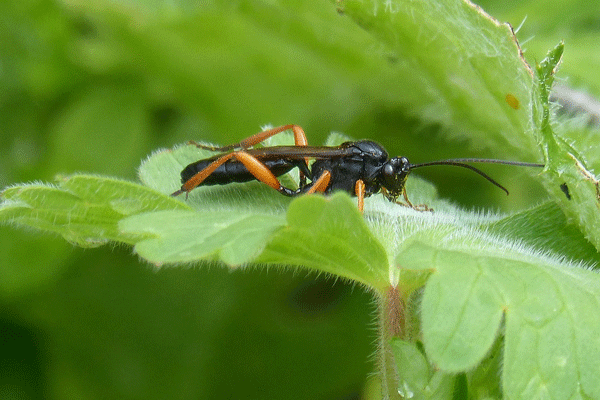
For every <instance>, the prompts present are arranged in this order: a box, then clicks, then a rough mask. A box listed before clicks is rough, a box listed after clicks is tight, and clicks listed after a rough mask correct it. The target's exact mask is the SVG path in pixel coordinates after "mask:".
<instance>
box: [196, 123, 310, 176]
mask: <svg viewBox="0 0 600 400" xmlns="http://www.w3.org/2000/svg"><path fill="white" fill-rule="evenodd" d="M289 129H291V130H292V132H294V143H295V145H296V146H307V145H308V139H307V138H306V134H305V133H304V130H303V129H302V127H300V126H299V125H294V124H290V125H282V126H279V127H277V128H272V129H268V130H266V131H262V132H259V133H257V134H255V135H252V136H250V137H249V138H247V139H244V140H242V141H241V142H239V143H235V144H230V145H228V146H223V147H216V146H206V145H203V144H200V143H196V142H194V141H193V140H190V141H189V142H188V144H193V145H195V146H196V147H198V148H200V149H205V150H211V151H229V150H233V149H248V148H250V147H252V146H255V145H257V144H259V143H260V142H262V141H264V140H266V139H268V138H270V137H271V136H275V135H277V134H278V133H281V132H285V131H287V130H289ZM304 162H305V163H306V165H307V166H308V158H305V159H304ZM305 185H306V177H305V176H304V174H303V173H302V172H300V187H303V186H305Z"/></svg>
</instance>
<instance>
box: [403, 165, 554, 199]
mask: <svg viewBox="0 0 600 400" xmlns="http://www.w3.org/2000/svg"><path fill="white" fill-rule="evenodd" d="M466 163H487V164H504V165H516V166H519V167H539V168H541V167H545V165H544V164H537V163H528V162H521V161H507V160H496V159H491V158H453V159H450V160H441V161H431V162H426V163H420V164H410V166H409V167H410V169H414V168H420V167H428V166H430V165H455V166H457V167H462V168H467V169H470V170H471V171H473V172H475V173H477V174H479V175H481V176H483V177H484V178H485V179H487V180H488V181H489V182H491V183H492V184H493V185H495V186H498V187H499V188H500V189H502V190H504V191H505V192H506V194H508V190H507V189H506V188H505V187H504V186H502V185H501V184H499V183H498V182H496V181H495V180H494V179H492V178H491V177H490V176H489V175H488V174H486V173H485V172H483V171H482V170H480V169H478V168H475V167H474V166H472V165H469V164H466Z"/></svg>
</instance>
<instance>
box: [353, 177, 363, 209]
mask: <svg viewBox="0 0 600 400" xmlns="http://www.w3.org/2000/svg"><path fill="white" fill-rule="evenodd" d="M354 193H355V194H356V197H357V198H358V211H360V213H361V214H362V212H363V210H364V208H365V183H364V182H363V180H362V179H359V180H357V181H356V183H355V184H354Z"/></svg>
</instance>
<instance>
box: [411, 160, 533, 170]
mask: <svg viewBox="0 0 600 400" xmlns="http://www.w3.org/2000/svg"><path fill="white" fill-rule="evenodd" d="M466 163H475V164H477V163H482V164H504V165H516V166H518V167H537V168H543V167H545V165H544V164H538V163H530V162H522V161H508V160H496V159H493V158H451V159H449V160H441V161H432V162H426V163H420V164H412V165H411V168H417V167H425V166H427V165H456V164H466Z"/></svg>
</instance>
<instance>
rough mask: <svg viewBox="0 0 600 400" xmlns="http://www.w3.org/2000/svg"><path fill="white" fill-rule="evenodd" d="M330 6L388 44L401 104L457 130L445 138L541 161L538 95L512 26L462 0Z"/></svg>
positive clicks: (347, 0) (375, 0)
mask: <svg viewBox="0 0 600 400" xmlns="http://www.w3.org/2000/svg"><path fill="white" fill-rule="evenodd" d="M336 4H337V5H338V7H339V9H340V10H341V11H342V12H343V13H344V14H345V15H347V16H348V17H350V18H352V19H353V20H354V21H355V22H356V23H357V24H359V25H360V26H362V27H363V28H364V29H366V30H367V31H368V32H369V33H370V34H371V35H373V36H374V37H375V38H376V39H377V40H378V41H379V42H381V43H382V44H385V45H386V46H387V48H388V51H389V56H388V57H389V58H390V59H392V67H393V68H394V69H395V70H396V71H397V73H398V75H399V79H400V80H401V81H402V82H403V86H404V88H405V89H404V90H403V93H402V98H403V101H404V102H406V103H408V104H410V107H411V108H413V109H415V110H419V112H420V115H419V118H420V119H421V120H422V121H423V122H424V123H427V122H429V123H441V124H443V125H445V126H450V127H456V128H457V129H456V130H452V131H451V132H449V134H450V135H455V136H456V137H460V138H464V137H465V135H468V137H469V139H470V140H472V141H473V142H474V143H476V144H478V145H483V146H486V147H488V148H491V149H493V150H494V152H495V153H496V154H510V155H511V156H512V157H515V158H517V159H522V160H528V161H535V160H536V159H539V150H538V145H537V142H536V140H535V138H536V136H537V135H536V131H537V130H538V129H539V126H538V125H536V124H534V123H532V122H534V121H532V116H531V111H530V110H531V109H532V107H538V104H539V102H540V99H539V97H537V96H534V95H533V88H534V82H533V74H532V71H531V69H530V68H529V66H528V65H527V63H526V62H525V61H524V60H523V58H522V57H521V50H520V48H519V45H518V43H517V41H516V38H515V37H514V34H513V32H512V28H511V27H510V25H508V24H502V23H499V22H498V21H496V20H495V19H493V18H492V17H490V16H489V15H488V14H486V13H485V12H484V11H483V10H482V9H481V8H479V7H477V6H475V5H473V4H472V3H469V2H466V1H441V2H440V1H419V2H411V1H407V2H394V3H389V2H384V1H380V0H366V1H362V0H361V1H359V0H344V1H338V2H336ZM535 122H537V121H535Z"/></svg>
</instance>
